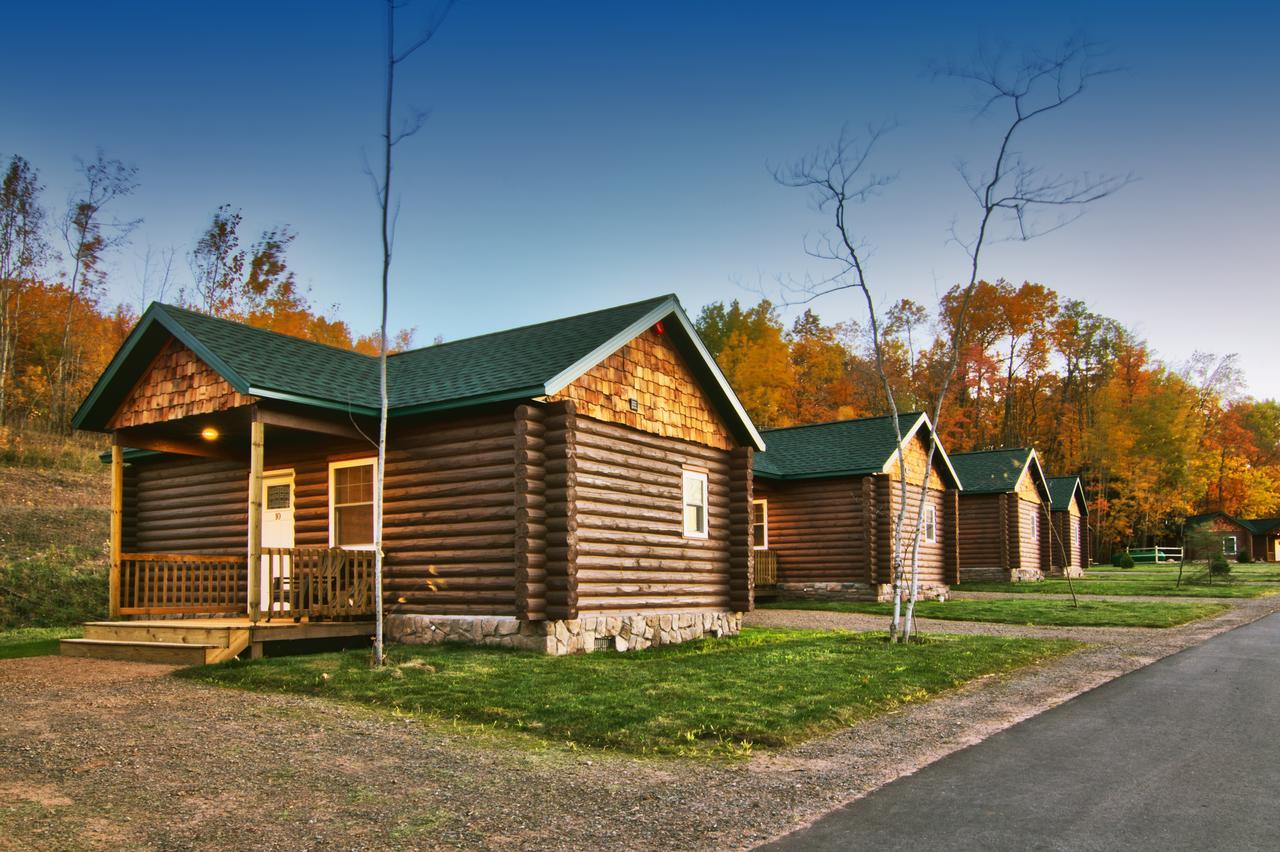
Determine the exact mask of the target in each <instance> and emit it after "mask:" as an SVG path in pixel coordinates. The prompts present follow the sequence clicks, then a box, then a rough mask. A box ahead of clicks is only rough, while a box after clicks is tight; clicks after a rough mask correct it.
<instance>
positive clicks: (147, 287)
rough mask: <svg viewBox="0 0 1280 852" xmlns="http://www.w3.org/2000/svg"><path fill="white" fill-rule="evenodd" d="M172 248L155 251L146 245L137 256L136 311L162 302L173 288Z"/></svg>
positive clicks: (149, 245) (148, 244)
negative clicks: (153, 303)
mask: <svg viewBox="0 0 1280 852" xmlns="http://www.w3.org/2000/svg"><path fill="white" fill-rule="evenodd" d="M176 254H177V252H176V251H174V249H173V247H172V246H170V247H169V248H166V249H156V248H154V247H153V246H152V245H151V244H150V243H147V247H146V249H145V250H144V251H143V252H142V254H141V255H139V256H138V263H139V266H138V267H137V276H138V310H139V312H141V311H145V310H146V309H147V305H149V304H151V303H152V302H163V301H164V300H165V298H166V297H167V296H168V294H169V288H170V287H172V286H173V259H174V256H175V255H176Z"/></svg>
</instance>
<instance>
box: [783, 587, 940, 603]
mask: <svg viewBox="0 0 1280 852" xmlns="http://www.w3.org/2000/svg"><path fill="white" fill-rule="evenodd" d="M776 589H777V600H780V601H787V600H792V601H797V600H798V601H805V600H816V601H891V600H893V586H892V584H889V583H880V584H876V585H870V584H868V583H779V584H778V585H777V587H776ZM950 594H951V587H950V586H948V585H946V584H945V583H921V584H920V587H919V589H918V590H917V594H916V599H917V600H922V601H935V600H936V601H944V600H946V599H947V596H948V595H950Z"/></svg>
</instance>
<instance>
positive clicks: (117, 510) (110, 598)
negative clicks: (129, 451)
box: [107, 438, 124, 618]
mask: <svg viewBox="0 0 1280 852" xmlns="http://www.w3.org/2000/svg"><path fill="white" fill-rule="evenodd" d="M123 539H124V448H123V447H121V446H120V442H119V440H118V439H114V438H113V439H112V442H111V573H110V575H109V577H110V579H109V580H108V586H107V614H108V615H109V616H111V617H112V618H115V617H116V616H117V615H119V614H120V550H121V542H122V541H123Z"/></svg>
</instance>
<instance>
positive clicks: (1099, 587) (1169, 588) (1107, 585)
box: [951, 574, 1280, 598]
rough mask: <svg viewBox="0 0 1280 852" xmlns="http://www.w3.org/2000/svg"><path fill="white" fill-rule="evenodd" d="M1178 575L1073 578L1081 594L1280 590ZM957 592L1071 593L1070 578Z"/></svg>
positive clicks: (1224, 594) (1242, 594)
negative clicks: (1177, 583)
mask: <svg viewBox="0 0 1280 852" xmlns="http://www.w3.org/2000/svg"><path fill="white" fill-rule="evenodd" d="M1176 579H1177V575H1176V574H1174V575H1171V576H1164V575H1162V576H1152V577H1117V578H1114V579H1112V578H1107V579H1105V580H1104V579H1099V578H1095V577H1089V578H1085V579H1082V580H1075V581H1073V583H1074V585H1075V590H1076V594H1080V595H1157V596H1161V597H1177V598H1257V597H1262V596H1263V595H1273V594H1277V593H1280V584H1267V583H1247V582H1241V581H1239V580H1214V581H1213V584H1212V585H1210V584H1209V583H1208V582H1207V581H1204V580H1201V579H1196V580H1194V581H1192V582H1188V581H1187V580H1185V579H1184V580H1183V583H1182V586H1181V587H1180V588H1179V587H1176V586H1175V580H1176ZM951 588H952V589H954V590H955V591H957V592H1017V593H1021V594H1048V595H1066V594H1070V589H1068V588H1067V581H1066V580H1063V579H1058V578H1053V579H1049V580H1041V581H1039V582H1034V583H1002V582H981V583H960V584H959V585H955V586H952V587H951Z"/></svg>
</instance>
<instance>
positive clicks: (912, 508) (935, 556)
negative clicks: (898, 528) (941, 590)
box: [879, 480, 950, 584]
mask: <svg viewBox="0 0 1280 852" xmlns="http://www.w3.org/2000/svg"><path fill="white" fill-rule="evenodd" d="M891 494H892V501H891V503H890V512H891V515H892V522H893V523H897V521H898V512H899V510H900V509H901V508H902V488H901V483H900V482H893V483H892V489H891ZM924 505H925V506H931V507H932V508H933V511H934V517H935V518H936V519H937V520H936V528H937V535H936V536H935V540H934V541H933V542H928V541H925V537H924V530H923V528H922V529H921V531H920V549H919V551H918V552H917V562H916V568H917V575H918V577H919V580H920V582H921V583H930V584H935V583H948V582H950V580H949V578H948V574H947V565H946V555H945V553H946V535H945V529H944V525H945V524H946V517H947V513H946V492H945V491H942V490H940V489H937V488H930V489H929V491H928V494H927V495H926V496H925V498H924ZM920 506H921V499H920V485H919V481H918V480H916V481H913V482H910V483H908V485H907V511H906V513H905V516H904V517H903V520H902V548H903V550H902V554H903V561H904V564H906V565H910V559H911V548H912V542H913V536H914V535H915V531H916V520H917V518H919V516H920ZM890 570H892V569H890ZM879 573H880V574H881V575H882V576H883V574H884V568H883V567H882V568H881V571H880V572H879Z"/></svg>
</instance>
